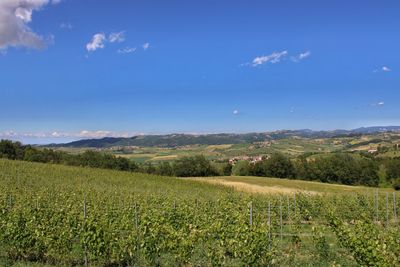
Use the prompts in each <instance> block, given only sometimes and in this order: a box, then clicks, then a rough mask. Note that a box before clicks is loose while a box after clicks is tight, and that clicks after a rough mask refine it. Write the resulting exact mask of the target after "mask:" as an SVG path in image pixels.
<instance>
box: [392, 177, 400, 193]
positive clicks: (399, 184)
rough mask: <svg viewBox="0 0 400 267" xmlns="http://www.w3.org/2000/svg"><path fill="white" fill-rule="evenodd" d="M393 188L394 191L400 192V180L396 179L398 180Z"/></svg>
mask: <svg viewBox="0 0 400 267" xmlns="http://www.w3.org/2000/svg"><path fill="white" fill-rule="evenodd" d="M393 188H394V190H396V191H398V190H400V179H396V180H395V181H394V182H393Z"/></svg>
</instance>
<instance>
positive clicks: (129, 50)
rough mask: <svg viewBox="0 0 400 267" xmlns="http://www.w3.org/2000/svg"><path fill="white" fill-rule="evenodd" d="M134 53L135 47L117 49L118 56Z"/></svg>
mask: <svg viewBox="0 0 400 267" xmlns="http://www.w3.org/2000/svg"><path fill="white" fill-rule="evenodd" d="M135 51H136V47H128V46H127V47H125V48H120V49H118V51H117V52H118V53H119V54H129V53H133V52H135Z"/></svg>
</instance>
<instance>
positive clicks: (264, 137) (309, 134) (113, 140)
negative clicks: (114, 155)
mask: <svg viewBox="0 0 400 267" xmlns="http://www.w3.org/2000/svg"><path fill="white" fill-rule="evenodd" d="M384 132H400V126H374V127H362V128H357V129H353V130H334V131H313V130H309V129H302V130H281V131H273V132H265V133H246V134H229V133H221V134H204V135H194V134H167V135H138V136H133V137H128V138H127V137H105V138H101V139H84V140H79V141H74V142H70V143H65V144H49V145H46V147H68V148H108V147H115V146H141V147H178V146H187V145H224V144H246V143H254V142H263V141H270V140H277V139H282V138H288V137H301V138H332V137H345V136H352V135H353V136H354V135H364V134H376V133H384Z"/></svg>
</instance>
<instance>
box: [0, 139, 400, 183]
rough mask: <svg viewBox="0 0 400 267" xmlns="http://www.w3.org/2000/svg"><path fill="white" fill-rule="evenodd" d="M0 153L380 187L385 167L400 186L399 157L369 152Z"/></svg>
mask: <svg viewBox="0 0 400 267" xmlns="http://www.w3.org/2000/svg"><path fill="white" fill-rule="evenodd" d="M0 157H1V158H8V159H14V160H25V161H33V162H42V163H55V164H64V165H70V166H83V167H85V166H87V167H94V168H105V169H114V170H121V171H132V172H142V173H148V174H157V175H164V176H178V177H205V176H229V175H238V176H264V177H277V178H289V179H301V180H310V181H320V182H325V183H339V184H346V185H366V186H378V185H379V184H380V183H381V182H382V181H381V180H382V177H381V176H382V170H383V172H384V174H383V175H384V179H385V181H386V183H389V184H393V186H394V187H395V188H397V189H400V158H393V159H389V158H386V159H377V158H374V157H373V156H371V155H369V154H365V153H364V154H363V153H361V154H356V155H352V154H349V153H329V154H325V155H318V156H313V155H302V156H299V157H297V158H294V159H290V158H288V157H286V156H284V155H283V154H273V155H271V156H270V157H266V158H264V159H263V160H261V161H259V162H256V163H254V164H253V163H250V162H248V161H239V162H238V163H236V164H235V165H234V166H232V165H230V164H229V163H228V162H222V163H215V162H211V161H210V160H207V159H206V158H205V157H204V156H202V155H197V156H191V157H183V158H180V159H177V160H175V161H173V162H171V163H170V162H162V163H159V164H152V163H151V162H147V163H144V164H139V163H136V162H135V161H133V160H129V159H127V158H122V157H116V156H115V155H111V154H107V153H102V152H98V151H93V150H88V151H85V152H83V153H80V154H70V153H66V152H63V151H56V150H52V149H38V148H36V147H33V146H30V145H22V144H21V143H20V142H12V141H9V140H1V141H0Z"/></svg>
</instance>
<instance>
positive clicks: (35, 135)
mask: <svg viewBox="0 0 400 267" xmlns="http://www.w3.org/2000/svg"><path fill="white" fill-rule="evenodd" d="M135 135H140V133H135V132H114V131H106V130H98V131H90V130H82V131H79V132H64V131H52V132H15V131H4V132H0V139H12V140H24V139H38V140H39V139H55V140H57V139H71V140H78V139H92V138H93V139H98V138H104V137H132V136H135Z"/></svg>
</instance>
